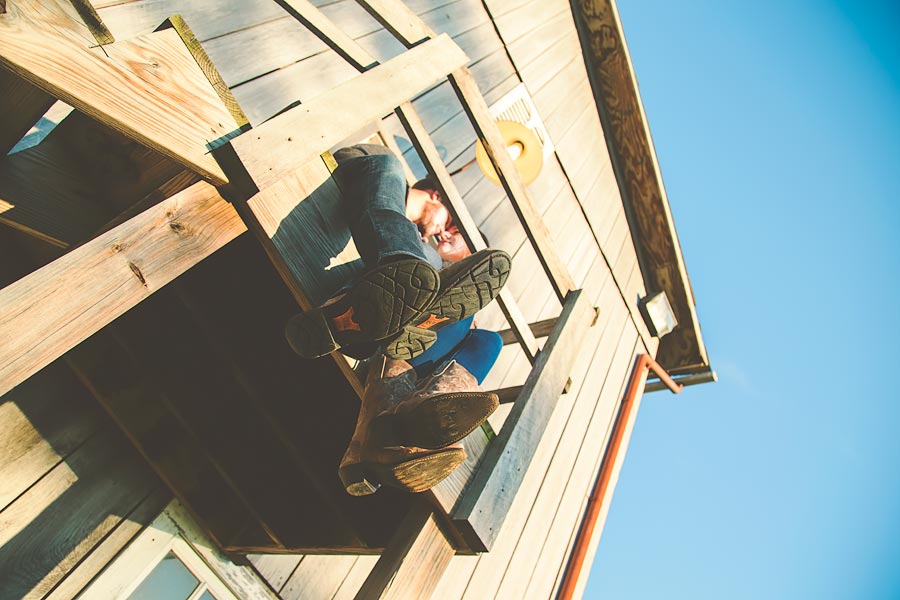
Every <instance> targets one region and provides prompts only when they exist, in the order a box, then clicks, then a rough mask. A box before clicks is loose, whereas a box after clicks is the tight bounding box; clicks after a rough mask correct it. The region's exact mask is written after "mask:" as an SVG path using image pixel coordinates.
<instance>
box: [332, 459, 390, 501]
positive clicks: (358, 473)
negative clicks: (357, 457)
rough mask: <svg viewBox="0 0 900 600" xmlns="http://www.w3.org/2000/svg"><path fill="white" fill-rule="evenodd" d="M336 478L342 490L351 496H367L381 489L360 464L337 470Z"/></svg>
mask: <svg viewBox="0 0 900 600" xmlns="http://www.w3.org/2000/svg"><path fill="white" fill-rule="evenodd" d="M338 477H340V478H341V483H343V484H344V489H345V490H347V493H348V494H350V495H351V496H368V495H369V494H374V493H375V492H377V491H378V489H379V488H380V487H381V484H380V483H378V482H377V481H376V480H375V478H374V477H373V476H372V474H371V473H370V472H369V470H368V469H367V468H366V467H365V465H363V464H362V463H356V464H352V465H347V466H345V467H341V468H340V469H338Z"/></svg>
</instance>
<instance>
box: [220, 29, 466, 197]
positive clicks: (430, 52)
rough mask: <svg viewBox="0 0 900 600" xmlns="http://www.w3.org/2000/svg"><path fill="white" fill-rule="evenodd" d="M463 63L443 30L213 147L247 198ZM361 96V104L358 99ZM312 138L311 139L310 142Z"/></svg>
mask: <svg viewBox="0 0 900 600" xmlns="http://www.w3.org/2000/svg"><path fill="white" fill-rule="evenodd" d="M466 62H468V57H466V55H465V54H464V53H463V52H462V50H460V49H459V47H457V46H456V44H454V43H453V41H452V40H451V39H450V38H449V37H448V36H446V35H443V36H441V37H439V38H436V39H434V40H430V41H428V42H426V43H424V44H421V45H420V46H418V47H416V48H414V49H413V50H410V51H409V52H405V53H403V54H401V55H400V56H398V57H397V58H394V59H392V60H391V61H389V62H387V63H385V64H383V65H379V66H377V67H375V68H373V69H371V70H370V71H367V72H365V73H363V74H362V75H359V76H358V77H356V78H354V79H352V80H350V81H348V82H346V83H344V84H341V85H339V86H337V87H336V88H334V89H332V90H330V91H329V92H327V93H325V94H323V95H321V96H318V97H317V98H315V99H313V100H311V101H310V102H308V103H306V104H303V105H301V106H298V107H295V108H292V109H291V110H289V111H287V112H285V113H283V114H281V115H279V116H277V117H275V118H273V119H271V120H269V121H267V122H266V123H264V124H263V125H261V126H259V127H257V128H256V129H254V130H252V131H251V132H248V133H245V134H244V135H241V136H239V137H237V138H235V139H233V140H231V141H230V142H229V143H228V144H226V145H224V146H222V147H220V148H218V149H216V150H214V152H213V154H214V155H215V156H216V158H217V159H218V160H219V162H220V163H221V164H222V165H223V167H225V169H226V170H227V171H228V172H229V173H230V174H232V173H233V174H234V175H233V178H234V181H233V182H232V183H233V184H234V185H235V187H236V189H237V190H238V192H239V193H240V194H241V195H243V196H244V197H247V198H249V197H250V196H252V195H253V194H255V193H256V192H257V191H259V190H263V189H265V188H266V187H268V186H269V185H271V184H273V183H274V182H276V181H277V180H278V179H280V178H282V177H284V176H286V175H288V174H290V173H291V172H292V171H294V170H295V169H296V168H298V167H300V166H301V165H304V164H306V163H307V162H309V161H310V160H313V159H314V158H315V157H316V156H318V155H319V154H320V153H321V152H323V151H325V150H327V149H328V148H330V147H331V146H333V145H334V144H336V143H338V142H340V141H341V140H342V139H344V138H346V137H347V136H349V135H351V134H353V133H354V132H356V131H358V130H359V129H360V128H361V127H363V126H364V125H366V124H367V123H371V122H372V121H375V120H377V119H380V118H381V117H383V116H384V115H386V114H388V113H389V112H391V111H392V110H393V109H394V108H395V107H396V106H399V105H400V104H401V103H403V102H405V101H406V100H408V99H410V98H412V97H413V96H415V95H416V94H418V93H419V92H422V91H423V90H425V89H427V88H428V87H429V86H430V85H432V84H434V83H436V82H437V81H439V80H440V79H442V78H443V77H445V76H446V75H447V73H449V72H451V71H452V70H454V69H456V68H458V67H459V66H461V65H464V64H465V63H466ZM360 98H366V102H365V103H362V104H360V102H359V99H360ZM313 141H314V143H311V142H313Z"/></svg>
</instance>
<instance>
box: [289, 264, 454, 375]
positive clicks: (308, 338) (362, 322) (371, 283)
mask: <svg viewBox="0 0 900 600" xmlns="http://www.w3.org/2000/svg"><path fill="white" fill-rule="evenodd" d="M439 281H440V279H439V276H438V274H437V271H436V270H435V269H434V268H433V267H432V266H431V265H429V264H428V263H426V262H425V261H422V260H418V259H409V260H399V261H396V262H392V263H388V264H386V265H382V266H380V267H378V268H376V269H373V270H371V271H369V272H368V273H365V274H364V275H363V276H362V277H361V278H360V280H359V281H358V282H357V283H356V285H354V286H353V287H352V288H351V289H350V291H348V292H347V294H346V295H345V296H344V297H342V298H341V299H339V300H338V301H336V302H334V303H333V304H329V305H327V306H323V307H320V308H316V309H313V310H310V311H306V312H303V313H300V314H298V315H295V316H293V317H292V318H291V319H290V320H289V321H288V323H287V326H286V328H285V335H286V337H287V340H288V343H289V344H290V346H291V348H292V349H293V350H294V352H296V353H297V354H299V355H300V356H302V357H304V358H319V357H320V356H325V355H326V354H330V353H331V352H334V351H335V350H338V349H340V348H341V347H342V346H346V345H348V344H358V343H365V342H372V341H375V340H380V339H382V338H386V337H390V336H393V335H396V334H397V333H398V332H399V331H401V330H402V329H403V327H405V326H406V325H407V324H409V323H410V322H412V321H414V320H416V319H418V318H419V317H421V316H422V315H423V314H424V313H425V311H426V310H427V309H428V307H429V306H430V305H431V304H432V303H433V302H434V300H435V297H436V296H437V293H438V289H439Z"/></svg>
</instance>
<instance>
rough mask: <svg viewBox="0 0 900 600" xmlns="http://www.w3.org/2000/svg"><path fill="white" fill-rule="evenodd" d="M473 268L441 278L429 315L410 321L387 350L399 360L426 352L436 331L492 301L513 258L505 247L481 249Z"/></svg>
mask: <svg viewBox="0 0 900 600" xmlns="http://www.w3.org/2000/svg"><path fill="white" fill-rule="evenodd" d="M472 256H473V257H476V258H475V261H474V264H473V265H472V267H471V268H470V269H467V270H465V271H462V272H461V273H459V274H458V275H456V276H455V277H454V278H453V279H451V280H448V281H441V284H442V287H444V288H445V291H443V292H440V293H439V294H438V296H437V298H435V301H434V304H432V305H431V306H430V307H429V308H428V311H427V314H428V315H429V316H428V318H427V319H425V320H424V321H421V322H419V323H418V325H407V326H406V327H404V328H403V331H401V332H400V334H399V335H398V336H397V337H396V338H394V339H392V340H391V341H390V342H389V343H388V344H386V345H385V347H384V353H385V354H386V355H387V356H388V357H390V358H395V359H398V360H410V359H413V358H416V357H417V356H419V355H421V354H422V353H423V352H425V351H426V350H427V349H428V348H430V347H431V346H432V344H434V342H435V340H437V335H436V333H435V332H436V331H437V330H439V329H441V328H442V327H444V326H446V325H449V324H450V323H455V322H457V321H462V320H463V319H467V318H469V317H470V316H472V315H474V314H475V313H477V312H478V311H479V310H481V309H482V308H484V307H485V306H487V305H488V304H490V303H491V302H492V301H493V299H494V298H496V297H497V295H498V294H500V290H501V289H503V286H504V285H506V280H507V279H508V278H509V271H510V269H511V267H512V261H511V259H510V257H509V255H508V254H507V253H506V252H504V251H502V250H493V249H490V250H481V251H480V252H478V253H476V254H473V255H472Z"/></svg>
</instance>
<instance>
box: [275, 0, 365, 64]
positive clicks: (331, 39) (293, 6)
mask: <svg viewBox="0 0 900 600" xmlns="http://www.w3.org/2000/svg"><path fill="white" fill-rule="evenodd" d="M275 1H276V2H277V3H278V5H279V6H281V7H282V8H283V9H284V10H286V11H287V12H288V14H290V15H291V16H292V17H294V18H295V19H297V20H298V21H300V22H301V23H303V24H304V25H305V26H306V27H307V28H309V29H310V30H311V31H313V32H314V33H315V34H316V36H317V37H318V38H319V39H320V40H322V41H323V42H324V43H325V44H327V45H328V46H329V47H330V48H331V49H332V50H334V51H335V52H337V53H338V54H339V55H340V56H341V58H343V59H344V60H346V61H347V62H349V63H350V64H352V65H353V66H354V68H356V69H357V70H358V71H367V70H368V69H370V68H371V67H373V66H375V61H374V59H373V58H372V56H371V55H370V54H369V53H368V52H365V51H364V50H362V49H361V48H360V47H359V46H358V45H357V44H356V42H354V41H353V39H352V38H351V37H350V36H348V35H347V34H346V33H344V31H343V30H341V29H339V28H338V27H336V26H335V25H334V23H333V22H332V21H331V20H330V19H328V18H327V17H326V16H325V15H324V14H323V13H322V12H321V11H319V10H318V9H317V8H316V7H315V6H313V5H312V3H310V2H308V1H307V0H275Z"/></svg>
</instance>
